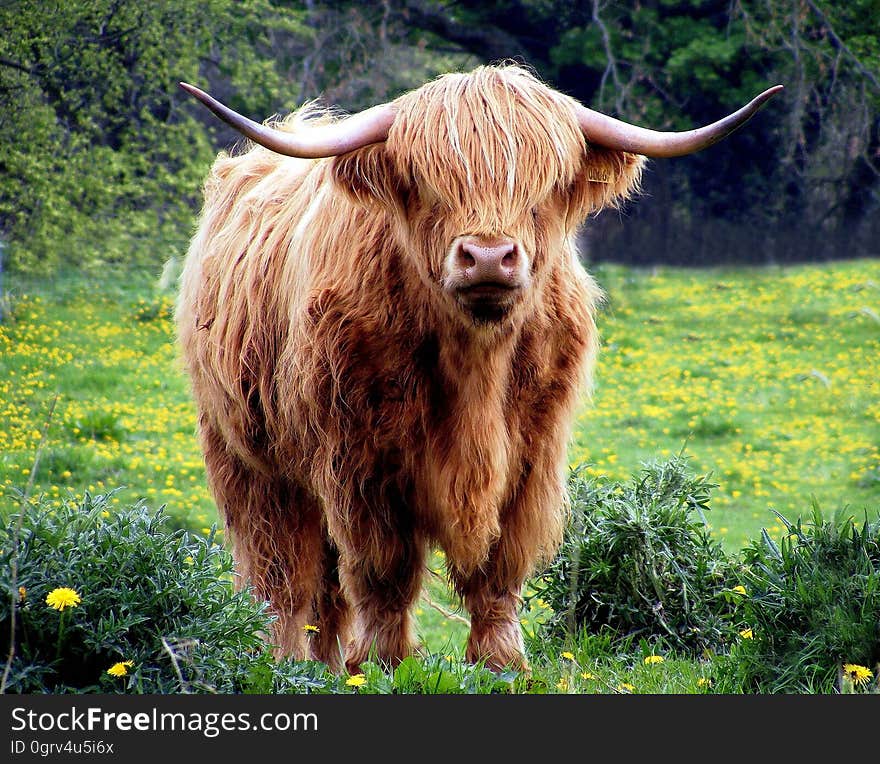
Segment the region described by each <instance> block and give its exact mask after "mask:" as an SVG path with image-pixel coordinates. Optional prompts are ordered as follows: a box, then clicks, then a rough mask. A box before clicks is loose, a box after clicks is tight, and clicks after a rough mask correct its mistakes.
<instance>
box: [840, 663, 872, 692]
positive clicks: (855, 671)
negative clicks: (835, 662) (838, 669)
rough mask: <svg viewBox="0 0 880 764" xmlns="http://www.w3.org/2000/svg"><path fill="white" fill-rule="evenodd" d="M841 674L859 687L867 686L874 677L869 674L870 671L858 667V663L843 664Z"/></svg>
mask: <svg viewBox="0 0 880 764" xmlns="http://www.w3.org/2000/svg"><path fill="white" fill-rule="evenodd" d="M843 673H844V674H845V675H846V676H847V677H848V678H849V680H850V681H851V682H852V683H853V684H857V685H859V686H860V687H861V686H863V685H865V684H867V683H868V682H869V681H870V680H871V678H872V677H873V676H874V675H873V674H872V673H871V669H869V668H866V667H865V666H860V665H859V664H858V663H844V664H843Z"/></svg>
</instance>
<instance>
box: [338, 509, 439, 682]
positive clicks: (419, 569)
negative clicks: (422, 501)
mask: <svg viewBox="0 0 880 764" xmlns="http://www.w3.org/2000/svg"><path fill="white" fill-rule="evenodd" d="M384 498H385V501H384V502H382V503H376V504H373V503H372V502H369V503H368V504H366V505H362V506H361V507H359V508H358V510H355V511H354V512H352V513H351V514H350V515H349V522H348V523H346V524H345V525H344V526H343V528H341V529H339V532H338V533H336V534H334V535H335V536H336V541H337V544H338V546H339V552H340V560H339V562H340V583H341V584H342V589H343V591H344V592H345V597H346V599H347V601H348V602H349V604H350V606H351V608H352V611H353V613H354V637H353V639H352V641H351V642H350V643H349V645H348V647H347V649H346V654H345V664H346V668H347V669H348V671H349V672H350V673H356V672H357V671H358V670H359V669H358V667H359V666H360V664H361V663H363V662H364V661H366V660H369V659H372V658H375V659H377V660H379V661H381V662H383V663H386V664H388V665H391V666H394V665H396V664H398V663H399V662H400V661H401V660H403V658H405V657H406V656H408V655H410V654H411V653H412V652H413V649H414V639H413V634H412V624H411V615H410V610H411V609H412V605H413V602H414V601H415V599H416V597H418V595H419V592H420V591H421V584H422V573H423V571H424V558H425V547H426V544H425V541H424V539H423V538H422V537H421V535H420V534H419V533H418V532H417V531H416V530H415V528H414V527H413V523H412V520H411V516H410V515H409V513H408V511H407V509H406V507H404V506H403V504H402V502H400V501H396V500H393V498H394V497H390V498H391V499H392V500H390V501H389V497H388V496H387V494H386V496H385V497H384Z"/></svg>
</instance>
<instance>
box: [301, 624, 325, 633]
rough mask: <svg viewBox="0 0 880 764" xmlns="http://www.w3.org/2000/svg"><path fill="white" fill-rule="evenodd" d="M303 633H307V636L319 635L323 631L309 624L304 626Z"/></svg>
mask: <svg viewBox="0 0 880 764" xmlns="http://www.w3.org/2000/svg"><path fill="white" fill-rule="evenodd" d="M303 631H304V632H306V634H317V633H318V632H319V631H321V630H320V629H319V628H318V627H317V626H312V624H310V623H307V624H306V625H305V626H303Z"/></svg>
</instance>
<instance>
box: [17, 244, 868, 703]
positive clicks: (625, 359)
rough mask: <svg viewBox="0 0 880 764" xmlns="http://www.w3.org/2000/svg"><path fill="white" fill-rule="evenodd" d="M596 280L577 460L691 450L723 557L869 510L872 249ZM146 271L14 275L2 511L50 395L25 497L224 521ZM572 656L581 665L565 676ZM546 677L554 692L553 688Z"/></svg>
mask: <svg viewBox="0 0 880 764" xmlns="http://www.w3.org/2000/svg"><path fill="white" fill-rule="evenodd" d="M596 275H597V277H598V279H599V281H600V283H601V284H602V286H603V287H604V288H605V289H606V291H607V293H608V296H609V299H608V304H607V306H606V308H605V309H604V310H603V313H602V315H601V316H600V320H599V325H600V331H601V333H602V344H603V347H602V353H601V356H600V361H599V364H598V367H597V371H596V389H595V393H594V396H593V400H592V402H591V403H590V404H587V403H586V402H585V404H584V406H583V408H582V410H581V411H580V412H579V414H578V419H577V424H576V437H575V440H574V443H573V445H572V448H571V452H570V461H571V463H572V464H573V465H574V464H576V463H580V462H584V461H586V462H589V463H590V464H591V465H592V466H591V467H590V468H589V470H590V472H591V473H593V474H604V475H608V476H610V477H613V478H615V479H625V478H626V477H628V476H629V475H631V474H632V473H634V472H636V471H637V470H638V468H639V466H640V464H641V463H643V462H645V461H648V460H651V459H654V458H657V457H663V456H668V455H670V454H673V453H677V452H679V451H681V449H682V447H683V446H685V448H686V453H687V454H688V455H689V456H690V457H691V464H692V467H693V470H694V471H695V472H698V473H709V472H711V473H712V476H713V481H714V482H716V483H718V485H719V487H718V488H717V489H716V490H715V491H714V493H713V500H712V510H711V512H710V513H709V515H708V518H707V519H708V521H709V523H710V524H711V527H712V532H713V534H715V535H716V536H717V538H718V539H719V540H720V541H721V542H722V544H723V545H724V546H725V547H726V548H727V549H729V550H733V551H735V550H738V549H740V548H742V547H743V546H745V544H746V543H747V542H748V541H749V540H751V539H754V538H757V537H759V536H760V533H761V529H762V528H766V529H767V531H768V533H769V535H770V536H771V537H779V536H780V535H781V534H783V532H784V526H783V525H782V523H780V522H779V521H778V520H777V519H776V517H775V516H774V515H773V514H772V512H771V509H776V510H778V511H779V512H781V513H782V514H783V515H785V516H787V517H791V518H793V517H795V516H796V515H797V514H798V513H801V514H804V513H807V512H808V511H809V508H810V506H811V504H810V500H811V497H816V499H817V500H818V503H819V505H820V506H821V507H823V509H825V510H826V511H828V512H829V513H830V512H832V511H833V510H835V509H836V508H838V507H840V506H843V505H849V507H850V508H851V510H852V513H853V514H854V515H856V516H859V515H861V513H862V512H863V511H864V510H865V509H871V508H874V509H873V511H875V512H876V507H877V506H878V505H880V388H878V383H877V380H878V379H880V322H878V320H877V314H878V313H880V265H878V263H877V262H876V261H871V260H865V261H854V262H844V263H836V264H832V265H818V266H817V265H814V266H801V267H793V268H785V269H782V268H768V269H737V270H705V271H681V270H673V269H658V270H656V271H639V270H631V269H626V268H622V267H613V266H603V267H600V268H598V269H596ZM156 276H157V274H156ZM154 282H155V276H154V275H152V274H134V275H133V274H129V273H121V274H114V273H108V274H104V275H103V276H102V277H101V278H96V277H88V278H87V277H82V276H77V277H70V278H65V279H58V280H56V281H55V282H54V283H43V284H39V283H23V282H15V281H14V280H13V281H12V284H11V287H10V291H11V293H12V303H13V305H14V313H13V316H12V318H11V319H9V320H7V322H6V323H5V324H3V325H0V491H2V493H0V501H2V502H3V503H4V504H5V505H6V506H12V504H13V502H12V499H11V498H10V497H11V492H12V491H13V489H15V488H21V487H23V486H24V485H25V484H26V483H27V480H28V476H29V472H30V469H31V466H32V464H33V461H34V454H35V451H36V447H37V443H38V442H39V435H40V430H41V429H42V427H43V424H44V422H45V420H46V412H47V411H48V409H49V408H50V406H51V404H52V401H53V399H54V398H55V396H56V395H57V396H58V400H57V405H56V409H55V414H54V416H53V417H52V419H51V421H50V423H49V428H48V433H47V438H46V442H45V447H44V451H43V454H42V459H41V461H40V465H39V469H38V471H37V473H36V478H35V484H34V492H35V493H36V494H40V495H42V496H43V497H45V499H46V500H47V501H48V502H50V503H51V502H56V503H57V504H58V505H60V503H61V502H62V500H63V499H64V498H65V497H66V496H69V495H76V494H78V493H81V492H82V491H84V490H90V491H92V492H105V491H109V490H111V489H117V488H119V489H120V490H119V491H118V492H117V493H114V495H113V499H112V501H114V502H122V503H126V504H129V503H132V502H134V501H136V500H137V499H139V498H144V499H146V501H147V502H148V503H149V505H150V506H154V507H158V506H159V505H163V504H164V505H167V512H168V515H169V517H170V518H171V521H172V523H173V524H174V525H176V526H179V527H186V528H190V529H192V530H194V531H195V532H196V533H204V534H206V535H207V534H208V533H209V529H210V526H211V524H212V523H214V522H216V519H217V516H216V510H215V508H214V505H213V503H212V501H211V498H210V496H209V494H208V491H207V488H206V486H205V478H204V469H203V465H202V461H201V456H200V453H199V449H198V446H197V443H196V439H195V426H196V422H195V413H194V408H193V405H192V402H191V400H190V396H189V392H188V386H187V382H186V380H185V379H184V377H183V375H182V373H181V371H180V368H179V366H178V361H177V353H176V349H175V345H174V334H173V325H172V322H171V317H170V314H171V308H172V305H173V295H171V294H168V293H166V292H161V291H159V290H158V289H157V287H156V286H155V284H154ZM7 285H8V286H9V279H7ZM221 538H222V536H221ZM430 565H431V567H432V568H434V569H436V570H437V571H439V572H440V575H439V576H438V577H433V576H432V577H430V580H429V586H428V594H429V597H430V600H431V601H433V602H434V603H435V604H437V605H439V606H440V607H441V608H443V609H445V610H447V611H448V610H450V609H453V608H454V605H450V604H449V599H448V596H447V593H446V589H445V585H444V583H443V579H442V565H443V560H442V557H440V556H439V555H437V556H435V557H434V558H432V560H431V563H430ZM542 617H543V614H542V612H541V607H540V605H533V609H532V610H531V611H529V612H526V613H524V614H523V622H524V628H525V630H526V633H527V634H529V633H530V631H531V630H532V629H533V627H534V625H535V623H537V622H540V620H541V619H542ZM417 618H418V622H419V631H420V634H421V637H422V639H423V642H424V643H425V644H426V645H427V646H428V648H429V649H430V650H431V652H432V653H436V654H439V655H446V654H448V655H452V656H453V657H456V656H460V654H461V651H462V649H463V642H464V635H465V633H466V625H465V624H463V623H461V622H460V621H459V620H457V619H455V618H449V617H447V616H445V615H444V614H443V613H441V612H440V611H438V610H437V609H436V608H435V607H433V606H432V605H431V603H430V602H429V601H428V599H423V600H421V601H420V602H419V603H418V611H417ZM585 649H586V648H585ZM590 649H593V650H594V652H595V645H594V646H592V647H591V648H590ZM533 652H534V653H535V654H536V656H537V662H538V664H539V665H542V666H544V668H543V669H542V670H543V671H544V673H545V674H546V675H547V676H550V677H551V678H556V679H558V680H561V679H562V678H565V679H566V684H565V688H566V689H567V690H574V691H582V690H583V689H584V688H589V687H592V686H593V685H590V684H584V683H585V682H586V683H588V682H590V681H592V680H587V679H584V678H583V677H582V676H581V674H583V673H586V674H590V673H593V674H595V673H596V672H594V671H593V669H594V668H595V669H597V670H598V669H601V671H602V672H604V673H602V674H601V676H603V677H604V678H603V679H602V680H601V682H600V683H599V684H598V685H596V688H600V687H605V688H608V687H612V686H614V687H616V684H615V683H617V684H621V683H624V684H633V685H634V686H636V687H637V688H638V687H642V688H644V687H645V686H650V687H654V686H655V685H652V684H647V685H645V684H637V683H635V682H633V681H631V679H627V678H626V677H636V678H638V679H639V682H648V679H649V678H651V681H654V679H656V677H658V676H661V677H662V676H664V675H665V674H664V673H663V672H668V671H670V665H669V663H665V662H664V663H662V664H656V665H645V664H641V663H640V662H639V661H638V660H635V659H634V658H633V657H632V655H630V656H629V657H624V658H620V657H619V656H617V655H616V654H614V655H611V654H604V653H603V654H602V658H601V661H599V662H598V663H596V660H598V658H597V659H596V660H594V656H593V655H592V653H589V651H588V652H585V653H583V654H581V653H579V652H578V650H577V649H575V647H573V646H571V645H569V646H564V645H558V646H553V647H552V649H551V648H549V647H548V648H541V649H540V650H537V649H535V648H534V646H533ZM562 652H571V653H572V654H573V655H575V656H576V661H574V662H572V661H571V660H569V659H565V658H560V657H559V656H560V654H561V653H562ZM590 661H593V662H592V663H591V662H590ZM574 663H576V664H577V666H576V667H577V669H583V670H582V671H575V672H574V674H573V673H572V665H574ZM570 664H571V665H570ZM594 664H595V665H594ZM702 671H703V668H702V667H701V666H700V665H699V664H693V667H692V668H691V669H689V670H688V671H683V670H681V671H679V670H676V671H675V672H674V673H675V677H676V678H675V679H674V680H668V681H669V682H671V685H667V686H670V687H675V688H679V689H680V691H695V692H696V691H704V690H705V689H706V687H705V686H700V687H698V686H697V679H699V678H705V677H704V676H703V674H702V673H701V672H702ZM548 672H549V673H548ZM554 672H555V673H554ZM633 672H636V673H635V674H634V673H633ZM557 673H558V677H557ZM596 675H597V676H598V675H600V674H596ZM542 681H544V680H542ZM658 681H660V683H661V684H662V683H663V681H665V680H662V679H661V680H658ZM546 682H549V684H548V688H547V691H554V692H556V691H563V688H562V687H556V684H557V682H556V681H553V680H552V679H551V680H546ZM657 686H659V685H657ZM578 688H580V690H579V689H578ZM686 688H689V689H686ZM679 689H670V690H669V691H679ZM624 691H626V690H624Z"/></svg>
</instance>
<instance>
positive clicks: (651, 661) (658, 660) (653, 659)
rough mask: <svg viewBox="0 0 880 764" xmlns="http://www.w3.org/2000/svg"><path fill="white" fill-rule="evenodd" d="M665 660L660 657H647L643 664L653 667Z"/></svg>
mask: <svg viewBox="0 0 880 764" xmlns="http://www.w3.org/2000/svg"><path fill="white" fill-rule="evenodd" d="M665 660H666V659H665V658H664V657H663V656H662V655H648V656H646V657H645V663H646V664H647V665H648V666H653V665H654V664H655V663H663V661H665Z"/></svg>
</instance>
